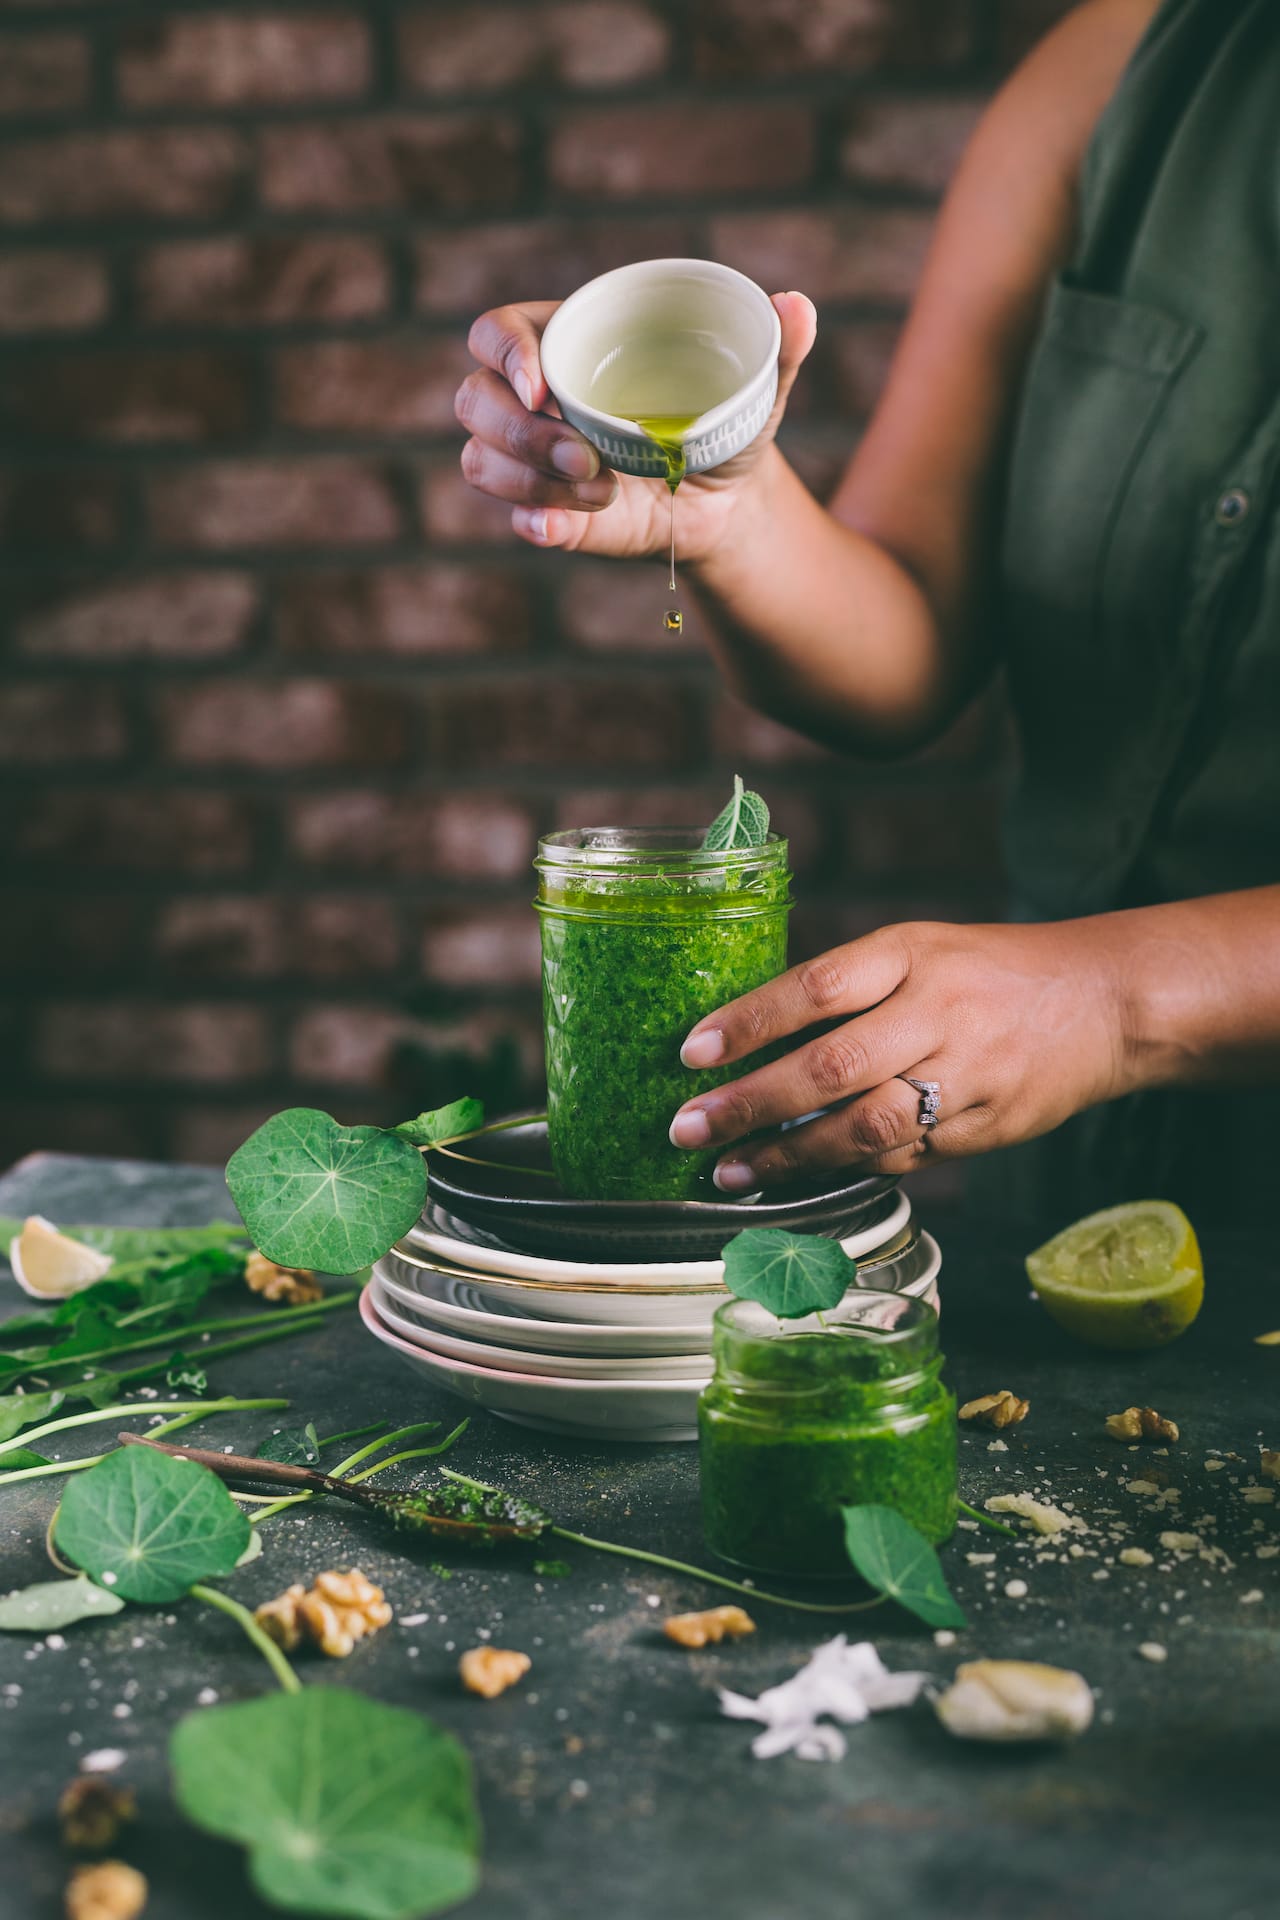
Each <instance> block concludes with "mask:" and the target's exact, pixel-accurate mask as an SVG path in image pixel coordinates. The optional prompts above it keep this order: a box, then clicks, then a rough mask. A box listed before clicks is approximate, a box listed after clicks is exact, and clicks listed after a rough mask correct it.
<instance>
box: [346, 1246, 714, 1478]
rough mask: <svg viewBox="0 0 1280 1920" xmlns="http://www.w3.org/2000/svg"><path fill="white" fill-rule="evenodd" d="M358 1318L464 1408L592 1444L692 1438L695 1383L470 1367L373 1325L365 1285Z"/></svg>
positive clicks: (378, 1322)
mask: <svg viewBox="0 0 1280 1920" xmlns="http://www.w3.org/2000/svg"><path fill="white" fill-rule="evenodd" d="M360 1318H361V1319H362V1320H363V1322H364V1324H365V1326H366V1327H367V1328H368V1330H369V1332H370V1333H371V1334H372V1335H373V1337H374V1339H375V1340H379V1341H381V1343H382V1345H383V1346H384V1347H389V1348H390V1349H391V1351H392V1352H393V1353H395V1354H398V1355H399V1356H400V1358H401V1359H402V1360H403V1361H404V1362H405V1363H406V1364H407V1365H408V1366H410V1367H412V1368H413V1370H414V1371H415V1373H417V1374H419V1375H420V1376H421V1378H422V1379H423V1380H426V1381H429V1382H430V1383H431V1384H432V1385H433V1386H436V1387H444V1388H446V1389H447V1390H448V1391H449V1392H450V1393H454V1394H457V1396H458V1398H459V1399H461V1400H467V1401H470V1403H471V1404H472V1406H477V1407H485V1408H487V1409H488V1411H489V1412H490V1413H496V1414H500V1415H501V1416H502V1418H503V1419H504V1420H514V1421H515V1422H516V1423H517V1424H518V1425H520V1426H525V1427H539V1428H541V1429H542V1430H543V1431H544V1432H547V1433H563V1434H569V1435H572V1436H574V1437H576V1438H579V1439H584V1438H592V1439H597V1440H696V1439H697V1437H698V1425H697V1420H698V1412H697V1409H698V1395H699V1393H700V1392H701V1391H702V1387H703V1385H704V1384H705V1380H706V1379H707V1378H709V1377H710V1369H708V1372H707V1374H706V1375H705V1376H704V1378H703V1379H702V1380H609V1381H596V1380H563V1379H543V1378H540V1377H539V1376H538V1375H536V1374H531V1373H509V1372H506V1371H504V1370H503V1369H501V1368H498V1367H474V1366H468V1365H466V1364H464V1362H462V1361H461V1360H448V1359H446V1358H445V1357H444V1355H443V1354H436V1353H428V1352H427V1351H426V1350H425V1349H424V1348H422V1347H415V1346H414V1345H412V1343H411V1342H410V1341H408V1340H402V1339H401V1337H400V1335H399V1334H398V1333H393V1332H392V1330H391V1328H390V1327H388V1326H387V1325H386V1324H385V1323H384V1322H383V1321H382V1320H380V1319H379V1317H378V1313H377V1310H376V1308H375V1307H374V1303H373V1285H372V1282H370V1284H369V1285H368V1286H367V1287H366V1288H365V1290H364V1292H363V1293H362V1294H361V1295H360Z"/></svg>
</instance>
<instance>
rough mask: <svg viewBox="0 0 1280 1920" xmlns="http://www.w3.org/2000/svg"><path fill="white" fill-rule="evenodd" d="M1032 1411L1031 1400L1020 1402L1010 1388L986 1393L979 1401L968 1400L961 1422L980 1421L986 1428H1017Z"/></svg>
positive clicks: (961, 1411)
mask: <svg viewBox="0 0 1280 1920" xmlns="http://www.w3.org/2000/svg"><path fill="white" fill-rule="evenodd" d="M1030 1410H1031V1402H1030V1401H1029V1400H1019V1398H1018V1396H1017V1394H1016V1393H1010V1391H1009V1389H1008V1387H1001V1389H1000V1391H999V1393H984V1394H982V1395H981V1397H980V1398H979V1399H977V1400H966V1401H965V1403H964V1405H963V1406H962V1407H961V1409H960V1414H959V1417H960V1419H961V1420H980V1421H981V1422H982V1424H983V1426H984V1427H1016V1426H1017V1424H1018V1422H1019V1420H1025V1419H1026V1417H1027V1414H1028V1413H1029V1412H1030Z"/></svg>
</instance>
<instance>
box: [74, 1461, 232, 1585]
mask: <svg viewBox="0 0 1280 1920" xmlns="http://www.w3.org/2000/svg"><path fill="white" fill-rule="evenodd" d="M54 1539H55V1541H56V1543H57V1545H58V1548H59V1550H60V1551H61V1552H62V1553H64V1554H66V1556H67V1558H68V1559H69V1560H72V1561H74V1562H75V1564H76V1565H77V1566H78V1567H82V1568H83V1569H84V1571H85V1572H86V1573H87V1574H88V1575H89V1576H90V1578H91V1579H93V1580H96V1581H98V1582H99V1584H100V1585H102V1586H106V1587H109V1588H110V1589H111V1591H112V1592H113V1593H115V1594H117V1595H118V1596H119V1597H120V1598H121V1599H122V1600H139V1601H142V1602H144V1603H146V1604H148V1605H156V1604H158V1603H159V1602H162V1601H165V1600H178V1599H181V1597H182V1595H183V1594H184V1593H185V1592H186V1591H187V1589H188V1587H190V1586H191V1585H192V1584H193V1582H195V1581H197V1580H204V1579H210V1578H215V1577H216V1576H217V1575H219V1574H223V1573H230V1572H231V1569H232V1568H233V1567H234V1566H235V1564H236V1561H237V1560H238V1559H239V1557H240V1555H241V1554H242V1553H243V1552H244V1550H245V1548H246V1547H247V1546H248V1544H249V1522H248V1521H247V1520H246V1518H245V1516H244V1514H243V1513H241V1511H240V1509H239V1507H238V1506H237V1505H236V1503H235V1501H234V1500H233V1499H232V1498H231V1495H230V1494H229V1493H228V1492H227V1490H226V1488H225V1487H224V1486H223V1485H222V1483H221V1481H220V1480H218V1479H217V1478H216V1477H215V1476H214V1475H213V1474H212V1473H210V1472H209V1471H208V1470H207V1469H206V1468H204V1467H198V1466H196V1465H195V1464H194V1463H193V1462H192V1461H190V1460H179V1459H174V1458H172V1457H171V1456H170V1455H168V1454H164V1453H159V1452H154V1451H153V1450H152V1449H151V1448H149V1447H122V1448H121V1449H120V1450H119V1451H118V1452H116V1453H109V1454H108V1455H107V1456H106V1458H105V1459H104V1460H102V1461H101V1462H100V1463H99V1464H98V1465H97V1466H96V1467H90V1469H89V1471H88V1472H87V1473H82V1474H79V1475H78V1476H77V1477H76V1478H75V1479H74V1480H72V1481H71V1483H70V1485H69V1486H68V1487H67V1490H66V1492H65V1493H64V1495H63V1496H62V1505H61V1506H60V1508H59V1509H58V1515H57V1519H56V1520H55V1522H54Z"/></svg>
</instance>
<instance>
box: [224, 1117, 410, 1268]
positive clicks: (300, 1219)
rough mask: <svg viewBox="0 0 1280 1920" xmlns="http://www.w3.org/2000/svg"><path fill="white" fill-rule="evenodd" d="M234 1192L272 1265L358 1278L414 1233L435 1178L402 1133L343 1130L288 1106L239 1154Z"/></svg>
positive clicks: (233, 1162) (232, 1167)
mask: <svg viewBox="0 0 1280 1920" xmlns="http://www.w3.org/2000/svg"><path fill="white" fill-rule="evenodd" d="M227 1185H228V1186H229V1187H230V1189H231V1197H232V1199H233V1200H234V1201H235V1203H236V1205H237V1206H238V1207H239V1209H240V1214H241V1217H242V1219H243V1220H244V1223H245V1226H246V1227H247V1228H248V1230H249V1233H250V1236H251V1237H252V1239H253V1243H254V1245H255V1246H256V1247H258V1248H259V1249H260V1250H261V1251H262V1252H263V1253H265V1254H266V1256H267V1258H268V1259H269V1260H275V1261H277V1262H278V1263H279V1264H280V1265H281V1266H285V1267H310V1268H313V1269H318V1270H319V1271H321V1272H323V1273H353V1272H354V1271H355V1270H356V1268H358V1267H367V1266H369V1265H371V1264H372V1262H373V1261H375V1260H380V1259H381V1258H382V1255H383V1254H384V1253H386V1252H387V1250H388V1248H390V1247H392V1246H394V1244H395V1242H396V1241H397V1240H398V1239H399V1238H400V1236H401V1234H403V1233H407V1232H408V1230H409V1228H410V1227H411V1226H413V1225H414V1223H415V1222H416V1220H417V1218H418V1215H419V1214H420V1213H421V1212H422V1206H423V1202H424V1200H425V1199H426V1194H427V1170H426V1167H425V1166H424V1165H423V1161H422V1155H421V1154H420V1153H419V1152H418V1150H417V1148H416V1147H413V1146H411V1145H410V1144H409V1142H408V1141H407V1140H402V1139H401V1138H400V1136H399V1135H398V1134H395V1133H390V1132H387V1131H385V1130H384V1129H383V1128H382V1127H343V1126H339V1124H338V1122H337V1121H336V1120H334V1119H331V1118H330V1116H329V1115H328V1114H327V1113H320V1112H319V1111H318V1110H317V1109H316V1108H315V1107H289V1108H287V1109H286V1110H285V1112H283V1113H277V1114H273V1115H272V1117H271V1119H270V1120H267V1121H264V1122H263V1124H262V1126H260V1127H259V1128H258V1130H257V1132H256V1133H251V1134H250V1135H249V1138H248V1139H247V1140H246V1141H245V1143H244V1145H243V1146H241V1147H237V1148H236V1151H235V1152H234V1153H233V1154H232V1156H231V1159H230V1160H229V1161H228V1163H227Z"/></svg>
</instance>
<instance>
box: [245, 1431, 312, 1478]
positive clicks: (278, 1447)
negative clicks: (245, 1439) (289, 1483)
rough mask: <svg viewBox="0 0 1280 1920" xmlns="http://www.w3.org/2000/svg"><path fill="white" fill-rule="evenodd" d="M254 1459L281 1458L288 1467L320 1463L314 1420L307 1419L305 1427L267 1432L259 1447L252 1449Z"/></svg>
mask: <svg viewBox="0 0 1280 1920" xmlns="http://www.w3.org/2000/svg"><path fill="white" fill-rule="evenodd" d="M253 1457H254V1459H255V1460H282V1461H283V1462H284V1464H285V1465H286V1466H289V1467H314V1466H318V1465H319V1463H320V1442H319V1440H318V1439H317V1437H316V1429H315V1422H314V1421H313V1420H308V1422H307V1424H306V1426H305V1427H282V1428H281V1430H280V1432H279V1433H269V1434H268V1435H267V1437H266V1439H265V1440H264V1441H263V1443H262V1445H261V1446H260V1447H255V1448H254V1450H253Z"/></svg>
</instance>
